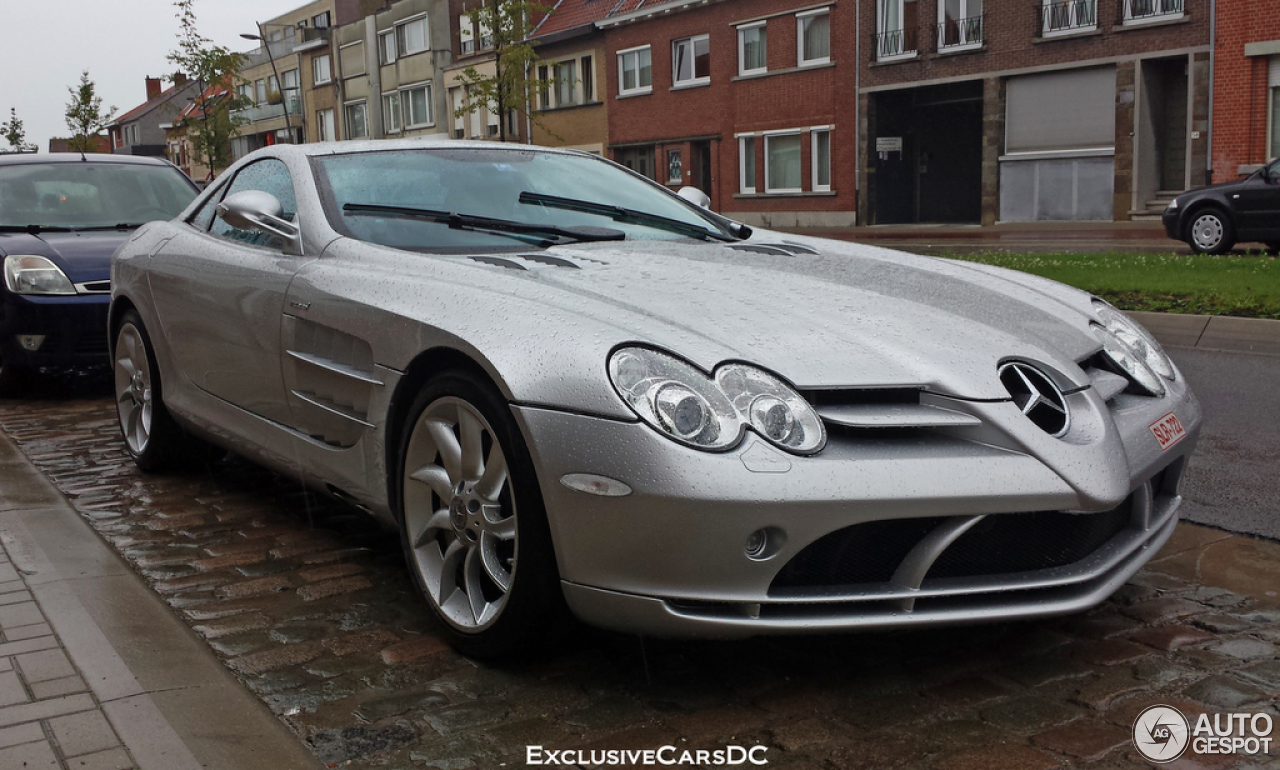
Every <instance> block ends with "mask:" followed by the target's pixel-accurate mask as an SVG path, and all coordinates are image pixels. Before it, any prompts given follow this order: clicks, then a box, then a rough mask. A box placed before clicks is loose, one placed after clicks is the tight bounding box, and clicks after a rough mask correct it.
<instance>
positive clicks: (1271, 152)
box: [1213, 0, 1280, 182]
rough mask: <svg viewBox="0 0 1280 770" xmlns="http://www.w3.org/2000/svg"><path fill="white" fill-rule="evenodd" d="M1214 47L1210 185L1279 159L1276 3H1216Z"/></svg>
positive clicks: (1279, 18)
mask: <svg viewBox="0 0 1280 770" xmlns="http://www.w3.org/2000/svg"><path fill="white" fill-rule="evenodd" d="M1216 33H1217V34H1216V45H1215V46H1214V65H1213V69H1214V75H1213V77H1214V89H1213V181H1215V182H1226V181H1229V180H1231V179H1235V178H1236V177H1237V176H1238V175H1241V174H1248V173H1252V172H1253V171H1255V170H1257V169H1258V168H1259V166H1261V164H1263V163H1265V162H1266V161H1267V160H1268V159H1270V158H1274V157H1277V156H1280V3H1277V2H1275V1H1274V0H1231V1H1230V2H1219V3H1218V20H1217V30H1216Z"/></svg>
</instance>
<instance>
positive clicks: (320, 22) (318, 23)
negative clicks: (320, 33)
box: [311, 11, 329, 29]
mask: <svg viewBox="0 0 1280 770" xmlns="http://www.w3.org/2000/svg"><path fill="white" fill-rule="evenodd" d="M311 26H313V27H315V28H316V29H327V28H328V27H329V12H328V11H325V12H324V13H321V14H318V15H316V16H312V17H311Z"/></svg>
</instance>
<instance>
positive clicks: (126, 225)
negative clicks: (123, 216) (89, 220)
mask: <svg viewBox="0 0 1280 770" xmlns="http://www.w3.org/2000/svg"><path fill="white" fill-rule="evenodd" d="M145 224H146V222H120V223H118V224H114V225H98V226H96V227H77V228H76V229H77V230H136V229H138V228H139V227H142V226H143V225H145Z"/></svg>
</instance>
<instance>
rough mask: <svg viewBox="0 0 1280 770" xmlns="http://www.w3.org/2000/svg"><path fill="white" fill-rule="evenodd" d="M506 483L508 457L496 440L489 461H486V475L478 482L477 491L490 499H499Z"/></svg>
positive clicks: (491, 448) (490, 450)
mask: <svg viewBox="0 0 1280 770" xmlns="http://www.w3.org/2000/svg"><path fill="white" fill-rule="evenodd" d="M506 483H507V457H506V455H504V454H502V447H500V446H498V442H496V441H495V442H493V446H492V447H490V448H489V462H487V463H485V466H484V475H483V476H481V477H480V481H479V482H477V483H476V492H477V493H478V494H479V495H480V496H481V497H483V498H486V499H488V500H497V499H498V495H499V494H500V493H501V492H502V487H503V485H504V484H506Z"/></svg>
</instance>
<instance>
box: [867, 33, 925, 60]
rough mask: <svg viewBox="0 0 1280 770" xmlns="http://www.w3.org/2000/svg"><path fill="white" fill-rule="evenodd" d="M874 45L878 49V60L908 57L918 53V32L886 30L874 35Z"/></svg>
mask: <svg viewBox="0 0 1280 770" xmlns="http://www.w3.org/2000/svg"><path fill="white" fill-rule="evenodd" d="M872 44H873V45H874V46H875V48H876V58H877V59H881V60H883V59H892V58H894V57H896V56H908V55H910V54H914V53H915V52H916V31H915V30H914V29H891V30H886V31H884V32H880V33H877V34H875V35H873V36H872Z"/></svg>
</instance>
